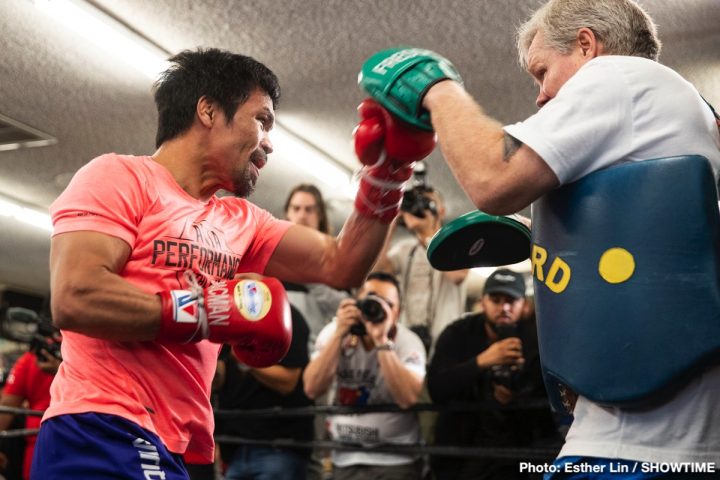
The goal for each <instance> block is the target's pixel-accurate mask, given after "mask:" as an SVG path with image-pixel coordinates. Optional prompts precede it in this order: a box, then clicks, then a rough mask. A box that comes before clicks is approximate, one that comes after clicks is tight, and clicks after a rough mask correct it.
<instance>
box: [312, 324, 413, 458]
mask: <svg viewBox="0 0 720 480" xmlns="http://www.w3.org/2000/svg"><path fill="white" fill-rule="evenodd" d="M335 328H336V323H335V322H331V323H329V324H327V325H326V326H325V327H324V328H323V329H322V331H321V332H320V335H319V336H318V339H317V344H316V348H315V351H314V352H313V355H312V357H313V358H315V357H316V356H317V355H318V354H319V353H320V351H321V350H322V349H323V348H324V347H325V346H326V345H327V342H328V340H329V339H330V338H331V337H332V335H333V334H334V332H335ZM351 338H353V337H351V336H348V337H346V338H345V339H344V343H343V349H342V353H341V355H340V359H339V362H338V367H337V375H336V381H335V384H334V388H335V395H334V397H335V400H334V404H335V405H344V406H348V405H350V406H362V405H378V404H393V403H395V401H394V400H393V398H392V394H391V393H390V390H388V387H387V385H386V384H385V379H384V378H383V376H382V373H381V372H380V364H379V363H378V359H377V350H375V349H372V350H370V351H366V350H365V348H364V347H363V345H362V342H357V344H356V345H355V346H352V344H351V343H350V340H351ZM395 346H396V349H395V353H396V355H397V356H398V357H399V358H400V360H401V361H402V363H403V365H405V367H406V368H408V369H409V370H410V371H412V372H414V373H415V374H417V375H418V376H419V377H420V378H423V379H424V378H425V348H424V347H423V345H422V342H421V341H420V338H418V336H417V335H415V334H414V333H413V332H411V331H410V330H409V329H407V328H406V327H404V326H402V325H398V330H397V335H396V337H395ZM328 420H329V427H330V435H331V438H332V439H333V440H335V441H341V442H350V443H360V444H367V445H371V444H378V443H396V444H411V443H418V442H419V441H420V424H419V423H418V418H417V414H415V413H409V412H408V413H394V412H392V413H366V414H362V415H332V416H330V417H329V419H328ZM414 460H415V457H414V456H411V455H396V454H386V453H372V452H363V451H347V452H342V451H334V452H333V463H334V464H335V465H337V466H340V467H347V466H349V465H358V464H364V465H403V464H407V463H411V462H413V461H414Z"/></svg>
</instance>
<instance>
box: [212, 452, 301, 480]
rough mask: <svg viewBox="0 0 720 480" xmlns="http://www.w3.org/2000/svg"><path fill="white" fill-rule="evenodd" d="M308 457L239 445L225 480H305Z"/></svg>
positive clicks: (295, 453)
mask: <svg viewBox="0 0 720 480" xmlns="http://www.w3.org/2000/svg"><path fill="white" fill-rule="evenodd" d="M307 465H308V457H307V455H302V454H299V453H297V452H295V451H293V450H287V449H283V448H272V447H259V446H252V445H241V446H239V447H238V449H237V450H236V451H235V455H233V458H232V460H231V461H230V464H229V465H228V469H227V472H225V480H283V479H286V480H305V478H306V474H307Z"/></svg>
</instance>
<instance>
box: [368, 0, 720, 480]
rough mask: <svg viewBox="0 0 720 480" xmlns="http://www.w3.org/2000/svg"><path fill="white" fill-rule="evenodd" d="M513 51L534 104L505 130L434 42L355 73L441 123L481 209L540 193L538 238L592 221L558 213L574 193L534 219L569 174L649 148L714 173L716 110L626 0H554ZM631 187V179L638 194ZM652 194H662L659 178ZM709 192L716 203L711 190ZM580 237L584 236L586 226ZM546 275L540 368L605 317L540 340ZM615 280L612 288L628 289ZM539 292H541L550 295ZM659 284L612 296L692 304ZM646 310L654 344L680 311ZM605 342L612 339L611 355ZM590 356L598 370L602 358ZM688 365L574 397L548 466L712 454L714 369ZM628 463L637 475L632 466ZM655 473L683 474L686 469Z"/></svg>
mask: <svg viewBox="0 0 720 480" xmlns="http://www.w3.org/2000/svg"><path fill="white" fill-rule="evenodd" d="M518 50H519V56H520V62H521V64H522V65H523V66H524V67H525V68H526V69H527V71H528V72H529V73H530V75H531V76H532V77H533V79H534V80H535V83H536V84H537V86H538V91H539V93H538V96H537V99H536V103H537V105H538V107H539V108H540V110H539V111H538V112H537V113H536V114H534V115H533V116H531V117H530V118H528V119H526V120H525V121H522V122H519V123H516V124H514V125H508V126H505V127H503V126H502V125H501V124H500V123H498V122H497V121H495V120H493V119H492V118H490V117H489V116H487V115H486V114H485V113H484V112H483V110H482V109H481V107H480V106H479V105H478V104H477V103H476V102H475V101H474V100H473V99H472V98H471V97H470V95H469V94H468V93H467V92H466V91H465V90H464V88H463V86H462V81H461V80H460V77H459V75H458V74H457V72H456V71H455V69H454V67H452V64H450V62H449V61H447V60H446V59H444V58H442V57H440V56H439V55H437V54H435V53H433V52H428V51H426V50H420V49H400V50H398V49H395V50H390V51H385V52H380V53H379V54H377V55H375V56H373V57H371V58H370V59H369V60H368V62H366V64H365V65H364V66H363V69H362V76H361V80H360V82H361V85H362V86H363V88H365V90H367V91H368V92H369V93H370V94H371V95H372V96H373V97H374V98H375V99H376V100H377V101H378V102H379V103H380V104H382V105H383V106H384V107H385V108H387V109H388V110H390V111H392V113H393V114H394V115H396V116H398V117H400V118H402V119H403V120H405V121H406V122H407V123H408V124H410V125H413V126H415V127H416V128H418V129H424V130H428V131H429V130H434V131H435V132H436V133H437V135H438V142H439V144H440V146H441V149H442V152H443V155H444V157H445V159H446V161H447V162H448V164H449V166H450V168H451V169H452V171H453V173H454V175H455V177H456V178H457V179H458V181H459V182H460V184H461V186H462V187H463V189H464V190H465V191H466V192H467V193H468V195H469V196H470V197H471V199H472V200H473V202H474V204H475V205H476V206H477V208H479V209H480V210H482V211H485V212H488V213H492V214H507V213H512V212H516V211H519V210H521V209H522V208H525V207H527V206H528V205H529V204H530V203H532V202H534V201H536V200H539V205H537V207H538V208H537V209H535V208H534V211H533V217H534V222H533V223H534V225H533V230H536V232H533V235H534V236H535V235H539V234H546V235H548V236H549V234H550V233H552V234H558V235H559V234H562V235H569V234H571V233H572V232H571V231H570V230H569V229H576V230H578V231H579V230H580V228H581V227H582V224H583V222H584V223H587V221H590V220H594V219H596V217H595V218H591V217H585V218H584V219H583V218H577V217H573V218H574V220H575V222H574V223H572V224H571V225H569V224H567V223H563V221H564V219H567V218H568V217H569V216H570V215H571V214H572V212H573V210H575V209H578V208H580V207H583V206H584V205H580V204H578V203H562V204H560V205H559V206H558V208H557V209H556V210H554V211H553V213H555V214H557V215H558V217H556V218H555V220H556V221H554V222H543V221H540V222H538V221H537V220H538V218H535V217H539V220H543V219H547V215H546V213H547V210H545V208H544V207H545V206H546V205H547V202H544V200H546V199H547V197H548V196H550V195H553V194H554V193H555V192H556V191H559V190H561V189H566V190H564V191H565V192H567V191H568V190H567V188H569V187H571V185H570V184H571V183H573V182H575V181H582V180H584V179H586V177H588V176H589V175H591V174H593V173H596V174H600V173H602V172H600V170H605V169H607V170H608V171H610V170H612V169H613V168H625V167H626V166H628V165H640V164H642V163H644V162H648V163H647V164H645V165H647V167H646V168H645V170H644V171H645V172H649V170H651V169H653V168H655V169H657V168H664V166H665V165H667V162H657V161H654V160H655V159H664V158H667V157H676V156H689V155H697V156H702V157H705V159H707V160H709V165H708V163H707V162H705V163H704V166H705V167H706V171H708V175H707V176H706V178H707V177H709V176H712V172H711V171H710V166H712V171H714V172H715V173H717V170H718V166H720V132H719V131H718V124H717V120H716V118H714V116H713V112H712V109H711V108H709V107H708V105H707V104H706V103H705V102H704V101H703V99H702V98H701V96H700V95H699V93H698V92H697V90H696V89H695V88H694V87H693V86H692V85H691V84H690V83H688V82H687V81H686V80H684V79H683V78H682V77H681V76H680V75H678V74H677V73H676V72H674V71H673V70H671V69H669V68H667V67H665V66H663V65H661V64H659V63H658V62H657V58H658V54H659V51H660V42H659V40H658V38H657V34H656V27H655V24H654V23H653V21H652V19H651V18H650V17H649V16H648V15H647V14H646V13H645V12H644V11H643V10H642V9H641V8H640V7H639V6H638V5H637V4H636V3H634V2H633V1H631V0H551V1H549V2H547V3H546V4H545V5H543V6H542V7H541V8H540V9H539V10H537V12H536V13H535V14H534V15H533V16H532V17H531V18H530V20H529V21H528V22H527V23H525V24H524V25H523V26H521V27H520V30H519V39H518ZM426 60H427V61H426ZM393 99H394V100H396V101H394V102H393V101H392V100H393ZM651 161H652V162H651ZM636 170H637V169H636ZM655 172H656V173H654V174H653V175H656V174H657V170H656V171H655ZM648 175H649V173H648ZM595 178H597V177H595ZM653 178H655V177H653ZM711 183H713V184H714V182H711ZM640 187H642V184H641V181H638V182H637V185H636V188H637V189H638V191H639V190H640ZM654 192H655V193H657V195H662V190H661V189H657V190H654ZM610 196H613V195H612V192H611V193H608V194H606V195H605V196H604V198H597V197H591V198H592V201H593V202H595V204H597V203H598V202H601V201H602V202H606V201H611V200H615V199H617V197H615V198H609V197H610ZM711 196H713V197H714V192H713V193H711ZM622 198H624V199H625V200H624V204H623V206H622V208H618V209H615V211H614V212H613V213H612V215H617V216H619V218H621V219H624V224H625V225H633V224H634V225H637V222H640V224H642V223H643V220H644V218H645V215H646V211H647V210H645V211H642V209H639V208H638V207H635V208H633V203H634V201H635V199H636V196H635V195H633V194H632V192H628V193H627V196H623V197H622ZM676 200H679V198H678V199H676ZM710 201H711V203H714V202H716V198H713V199H711V200H710ZM638 210H640V211H638ZM557 212H560V213H559V214H558V213H557ZM708 212H709V211H708ZM710 215H712V213H711V212H709V213H708V217H707V218H708V219H711V220H712V221H714V222H715V224H716V223H717V218H712V217H711V216H710ZM714 215H715V216H716V215H717V210H716V209H715V212H714ZM623 217H624V218H623ZM633 222H635V223H633ZM705 222H706V223H707V224H708V225H709V224H710V223H712V222H711V221H709V220H705ZM556 225H563V227H564V228H565V229H564V230H563V229H558V228H557V227H556ZM666 228H667V229H668V231H671V232H672V231H674V232H675V233H676V234H678V235H682V231H683V229H684V226H683V224H682V222H676V223H671V224H668V225H667V226H666ZM548 230H553V231H552V232H548ZM636 230H637V229H636ZM577 240H578V241H579V242H582V239H577ZM584 240H585V242H586V243H587V242H591V241H592V237H590V236H588V237H586V238H585V239H584ZM536 244H537V240H536ZM693 253H694V252H690V254H693ZM560 255H562V253H560ZM696 255H697V254H696ZM658 266H659V265H658ZM596 273H597V270H596ZM536 275H538V272H537V271H536ZM646 278H649V277H646ZM653 278H654V277H653ZM568 279H569V277H568ZM542 280H543V279H542V278H540V276H537V280H536V289H540V293H541V296H545V297H546V298H550V299H552V300H553V301H554V302H555V303H554V305H559V306H558V307H557V309H556V310H555V311H548V310H545V309H544V307H545V305H544V304H543V303H542V302H540V301H538V329H539V335H540V340H541V345H540V353H541V360H542V362H543V365H545V362H546V358H545V357H546V356H547V354H548V353H552V351H553V346H552V344H553V343H554V344H555V345H559V344H562V343H566V344H568V345H573V344H574V342H575V339H574V338H573V337H571V336H570V335H572V336H574V337H582V336H583V334H585V333H586V332H589V331H592V330H593V329H594V330H602V326H603V323H602V321H601V319H598V320H597V321H595V320H593V321H588V316H587V315H578V316H576V317H575V318H572V319H568V322H569V325H570V326H571V328H568V329H567V330H566V331H565V335H564V336H562V337H555V338H551V339H548V345H545V346H544V345H543V343H542V341H543V340H544V338H543V329H544V328H545V326H547V325H548V324H551V323H552V322H555V321H557V317H555V316H556V315H561V314H562V312H563V311H566V310H567V304H566V303H565V304H563V303H562V302H563V299H564V298H567V296H566V297H559V296H557V295H556V294H557V292H560V291H561V290H562V288H563V285H557V284H556V285H553V288H556V290H557V292H555V291H553V292H551V291H550V290H549V289H548V288H549V287H548V286H547V285H544V284H543V283H542ZM667 287H670V285H668V286H667ZM672 287H679V285H677V284H674V285H672ZM620 288H621V289H620V290H617V291H622V288H624V287H620ZM542 289H548V290H547V295H545V291H544V290H542ZM670 292H672V293H670ZM536 293H537V292H536ZM655 293H656V294H654V295H651V296H650V297H648V296H647V295H646V296H637V295H636V296H627V297H626V298H627V299H628V300H626V302H627V303H626V302H622V303H618V306H621V305H622V306H625V305H632V304H633V302H656V301H658V300H661V299H663V298H666V299H667V298H669V297H673V298H670V299H669V300H671V301H672V300H674V302H675V304H677V303H678V302H679V303H680V304H681V305H689V304H694V303H697V302H696V301H695V299H694V298H693V297H692V296H690V295H685V296H684V297H683V296H681V297H678V295H682V294H679V293H677V292H676V290H675V288H673V289H670V288H668V289H663V288H661V289H658V290H657V291H656V292H655ZM552 295H556V296H555V297H553V296H552ZM595 295H596V294H595V293H594V292H593V290H592V289H586V290H585V294H584V298H580V299H576V300H578V301H580V302H584V303H582V304H581V305H579V307H582V306H583V305H584V306H585V310H584V311H585V312H586V313H588V314H589V312H591V311H593V310H594V309H596V305H594V304H593V303H592V302H593V298H594V296H595ZM581 296H582V295H581ZM538 300H539V297H538ZM638 304H639V303H635V305H638ZM563 305H565V306H563ZM667 305H668V306H670V305H671V303H668V304H667ZM628 310H630V311H632V310H631V309H630V308H628ZM578 311H582V309H581V308H578ZM693 318H694V320H693V321H695V319H697V317H693ZM646 320H647V323H646V324H647V325H648V329H647V331H645V332H642V334H643V337H644V338H645V339H647V340H648V341H650V342H652V338H653V328H657V327H656V326H657V324H658V322H660V321H661V320H662V321H665V322H682V321H683V319H682V318H668V316H667V315H665V318H662V319H660V318H650V319H646ZM697 320H700V319H697ZM703 320H708V321H710V320H715V321H716V320H717V316H716V315H715V314H714V313H713V315H712V316H711V315H708V316H707V317H706V318H703ZM572 321H574V322H575V323H572ZM622 334H623V332H622V331H619V332H618V335H617V336H616V338H617V339H618V340H619V341H621V340H622ZM584 340H588V339H584ZM589 340H590V341H591V340H592V339H589ZM676 340H678V341H680V340H681V339H679V338H677V339H676ZM651 344H652V343H651ZM560 347H561V348H562V345H560ZM605 347H608V346H607V345H606V346H605ZM544 348H545V350H544ZM655 352H656V355H657V356H658V360H659V358H660V356H662V355H665V353H664V352H663V351H661V350H659V349H656V350H655ZM615 353H616V350H613V353H609V352H608V353H607V356H612V355H615ZM585 358H586V359H587V357H585ZM635 361H637V360H635ZM578 363H582V359H580V361H579V362H578ZM586 363H587V362H586ZM591 366H592V368H594V369H597V371H598V372H599V371H600V370H601V369H602V368H603V363H602V362H596V363H592V364H591ZM564 368H568V369H573V368H575V366H574V365H565V366H564ZM616 373H617V378H618V382H617V383H621V382H622V373H623V372H621V371H616ZM692 373H693V374H694V376H693V377H692V379H691V380H690V381H688V383H686V384H684V385H682V386H679V387H677V388H676V389H675V391H674V392H673V395H671V396H669V398H668V397H664V398H662V399H657V398H656V399H648V401H647V402H646V403H645V404H644V405H642V406H639V408H635V409H628V408H622V407H620V406H607V405H600V404H599V403H598V402H594V401H590V400H589V399H588V398H586V397H585V396H582V395H581V396H580V397H579V399H578V400H577V404H576V406H575V409H574V422H573V424H572V427H571V428H570V431H569V433H568V435H567V439H566V444H565V446H564V447H563V450H562V451H561V453H560V455H561V457H560V458H559V459H558V461H557V463H558V468H557V470H558V473H556V474H554V475H551V477H552V478H553V479H555V478H605V477H603V476H602V474H597V475H592V476H591V477H589V476H586V474H585V473H574V472H573V468H568V469H565V468H564V465H565V464H570V467H573V466H575V467H580V468H578V469H577V470H575V471H580V470H582V469H583V468H585V469H586V467H588V466H592V467H593V468H594V467H597V468H595V470H594V471H598V472H600V471H604V472H606V475H607V472H608V471H609V470H610V465H613V468H614V469H615V470H614V471H615V472H618V471H619V472H623V471H627V472H630V473H616V474H614V475H615V476H613V477H612V478H650V476H651V475H655V474H654V473H648V474H645V473H642V472H641V469H640V468H639V466H638V464H637V463H636V462H650V463H662V462H676V463H680V462H701V463H702V462H706V463H707V462H713V463H714V462H717V459H718V458H720V433H719V432H720V413H719V412H718V410H717V409H716V408H715V407H714V405H717V404H718V402H719V401H720V369H719V368H718V367H706V366H700V367H699V368H697V369H696V370H695V372H692ZM631 383H632V382H628V386H631V385H630V384H631ZM652 400H654V401H652ZM591 464H592V465H591ZM618 465H621V467H618ZM633 467H636V473H632V472H633ZM586 471H587V470H586ZM683 475H685V476H683ZM652 478H660V477H656V476H653V477H652ZM662 478H687V474H680V475H679V476H677V477H666V476H663V477H662ZM692 478H703V477H701V476H698V477H692Z"/></svg>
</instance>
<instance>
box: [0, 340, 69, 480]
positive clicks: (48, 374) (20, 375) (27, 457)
mask: <svg viewBox="0 0 720 480" xmlns="http://www.w3.org/2000/svg"><path fill="white" fill-rule="evenodd" d="M57 342H58V343H57V344H50V343H48V344H47V345H40V344H34V346H33V349H32V350H30V351H28V352H25V353H24V354H23V355H22V356H20V358H18V360H17V362H15V365H14V366H13V368H12V370H11V371H10V374H9V375H8V379H7V383H5V388H4V389H3V392H2V397H1V398H0V405H2V406H3V407H15V408H19V407H27V408H29V409H30V410H40V411H42V410H45V409H46V408H47V407H48V406H49V405H50V384H51V383H52V381H53V378H54V377H55V374H56V373H57V370H58V367H59V366H60V362H61V360H60V351H59V348H58V347H59V339H57ZM25 402H27V403H25ZM13 417H14V416H13V415H12V414H9V413H8V414H0V431H3V430H7V429H8V427H9V426H10V424H11V423H12V421H13ZM25 428H40V417H36V416H31V415H27V416H26V418H25ZM36 438H37V436H36V435H30V436H27V437H25V454H24V460H23V478H24V479H25V480H28V479H29V478H30V465H31V463H32V457H33V451H34V449H35V440H36ZM13 460H16V459H12V458H9V459H8V461H9V462H12V461H13Z"/></svg>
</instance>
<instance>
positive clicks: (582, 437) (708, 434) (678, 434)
mask: <svg viewBox="0 0 720 480" xmlns="http://www.w3.org/2000/svg"><path fill="white" fill-rule="evenodd" d="M505 131H506V132H507V133H508V134H510V135H512V136H513V137H515V138H517V139H518V140H520V141H522V142H523V143H525V144H527V145H528V146H529V147H531V148H532V149H533V150H534V151H535V152H536V153H538V155H540V157H542V159H543V160H544V161H545V162H546V163H547V164H548V166H550V168H551V169H552V170H553V171H554V172H555V174H556V175H557V177H558V179H559V180H560V182H561V183H563V184H566V183H569V182H572V181H574V180H577V179H579V178H581V177H583V176H585V175H587V174H589V173H591V172H593V171H595V170H599V169H602V168H606V167H609V166H612V165H614V164H618V163H622V162H628V161H642V160H650V159H654V158H661V157H670V156H676V155H690V154H696V155H702V156H704V157H706V158H707V159H708V160H710V162H711V164H712V165H713V170H714V171H715V172H716V173H717V171H718V167H719V166H720V134H719V133H718V128H717V125H716V124H715V121H714V117H713V116H712V113H711V111H710V109H709V108H708V106H707V105H706V104H705V103H704V102H703V100H702V99H701V98H700V95H699V94H698V92H697V90H695V88H694V87H693V86H692V85H691V84H690V83H688V82H687V81H685V80H684V79H683V78H682V77H680V75H678V74H677V73H675V72H674V71H672V70H671V69H669V68H667V67H664V66H662V65H660V64H658V63H656V62H653V61H651V60H647V59H643V58H638V57H624V56H601V57H598V58H595V59H593V60H591V61H590V62H588V63H587V64H585V65H584V66H583V67H582V68H581V69H580V70H579V71H578V72H577V73H576V74H575V75H574V76H573V77H572V78H571V79H570V80H568V81H567V83H566V84H565V85H564V86H563V87H562V88H561V89H560V91H559V92H558V94H557V96H556V97H555V98H553V99H552V100H551V101H550V102H548V103H547V104H546V105H545V106H544V107H543V108H542V109H540V110H539V111H538V112H537V113H536V114H535V115H533V116H532V117H530V118H528V119H527V120H525V121H524V122H520V123H517V124H514V125H510V126H506V127H505ZM638 301H652V299H638ZM685 320H686V319H677V321H685ZM689 321H690V320H689ZM678 341H682V339H678ZM658 354H661V352H659V353H658ZM718 405H720V367H714V368H711V369H708V370H707V371H705V372H704V373H703V374H702V375H700V376H699V377H698V378H696V379H695V380H694V381H693V382H692V383H690V384H689V385H687V386H686V387H685V388H684V389H683V390H682V391H680V392H678V393H677V394H676V395H675V396H674V397H673V398H672V399H670V400H668V401H666V402H665V403H664V404H662V405H660V406H656V407H654V408H651V409H648V410H645V411H637V410H624V409H620V408H603V407H601V406H599V405H597V404H595V403H593V402H591V401H589V400H587V399H586V398H584V397H580V398H579V399H578V402H577V405H576V406H575V411H574V416H575V420H574V421H573V424H572V426H571V427H570V431H569V432H568V435H567V438H566V442H565V445H564V446H563V448H562V451H561V452H560V456H576V455H577V456H593V457H605V458H623V459H628V460H638V461H648V462H680V461H690V462H703V461H706V462H711V461H712V462H718V461H720V409H718V407H717V406H718Z"/></svg>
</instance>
